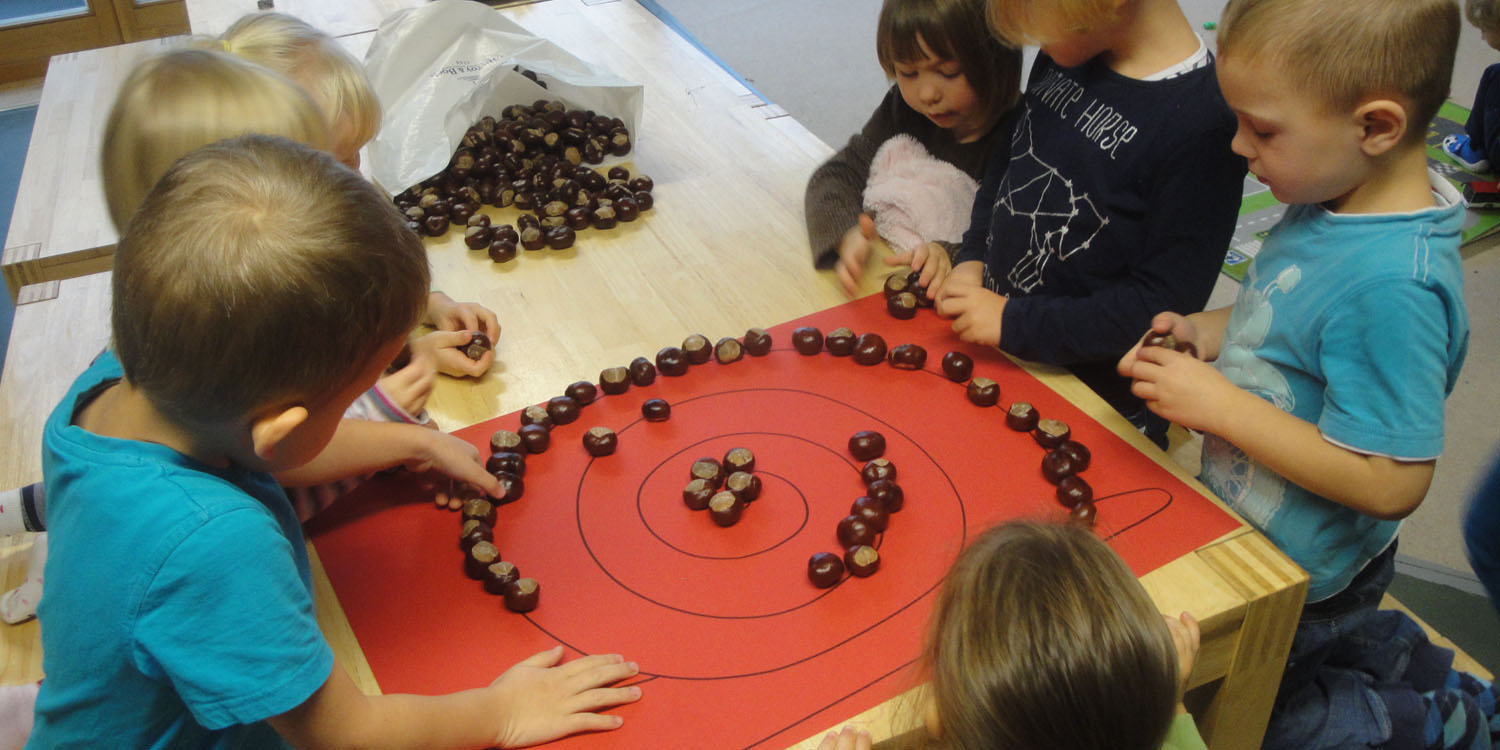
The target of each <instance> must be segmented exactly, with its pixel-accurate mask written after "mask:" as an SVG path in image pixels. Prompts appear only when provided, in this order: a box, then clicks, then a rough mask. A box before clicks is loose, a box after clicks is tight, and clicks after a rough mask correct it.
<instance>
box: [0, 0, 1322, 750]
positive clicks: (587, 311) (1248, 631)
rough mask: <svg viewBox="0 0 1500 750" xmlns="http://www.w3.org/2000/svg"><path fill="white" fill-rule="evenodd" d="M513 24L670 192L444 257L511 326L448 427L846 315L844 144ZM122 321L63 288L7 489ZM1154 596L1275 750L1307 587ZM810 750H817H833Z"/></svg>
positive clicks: (590, 14) (548, 28)
mask: <svg viewBox="0 0 1500 750" xmlns="http://www.w3.org/2000/svg"><path fill="white" fill-rule="evenodd" d="M499 12H502V13H504V14H506V15H507V16H509V17H511V18H512V19H513V20H515V21H517V22H518V23H520V24H521V25H523V26H525V27H527V28H528V29H530V30H532V31H533V32H534V33H536V34H538V35H540V36H543V37H547V38H549V39H552V40H553V41H556V42H558V43H559V44H561V45H563V46H564V47H566V48H568V49H570V50H573V51H574V52H575V53H576V54H579V55H580V56H582V57H584V58H586V59H588V60H590V61H591V62H594V63H597V64H599V65H601V66H603V67H605V68H607V69H609V70H611V71H613V72H614V73H616V74H617V75H619V76H621V77H623V78H626V79H629V80H634V81H638V82H640V83H643V84H644V85H645V87H646V92H647V93H646V106H645V115H644V118H643V122H642V125H641V131H640V133H639V134H638V139H637V146H636V151H635V152H634V153H633V154H632V159H633V164H632V167H633V168H634V169H637V170H638V171H641V172H644V173H646V174H649V175H651V176H652V177H653V178H654V180H655V182H656V191H655V192H656V204H657V208H656V209H655V211H653V212H651V213H650V214H648V215H647V216H646V218H644V219H642V220H640V221H637V222H635V223H633V224H628V225H622V226H621V228H620V229H617V230H615V231H613V232H610V233H608V234H607V235H601V234H599V233H596V232H589V233H585V234H584V236H583V237H582V238H581V239H580V241H579V244H578V245H577V247H576V249H575V250H572V251H566V252H550V251H549V252H541V253H525V254H523V255H522V257H521V258H519V259H518V260H517V261H513V262H511V263H509V264H505V265H493V264H490V263H488V262H487V261H480V260H477V259H476V258H477V256H478V254H477V253H472V252H470V251H468V250H467V249H466V248H464V246H463V244H462V240H461V239H460V237H459V235H458V234H457V233H450V234H449V235H448V236H447V237H446V238H444V239H442V240H429V248H430V258H431V261H432V266H433V270H434V277H435V279H437V283H438V284H439V285H440V287H441V288H443V289H444V290H445V291H447V292H448V293H450V294H451V295H452V296H453V297H455V298H456V299H467V300H474V301H479V302H482V303H483V304H485V305H487V306H489V307H490V308H492V309H494V310H496V311H497V312H498V313H499V315H500V318H501V322H502V324H503V326H504V333H503V335H502V336H501V338H500V340H499V342H498V344H497V362H498V363H499V364H497V365H496V366H495V367H494V368H493V369H492V371H491V372H490V373H489V374H488V375H487V376H485V377H484V378H483V379H481V380H478V381H459V380H451V379H444V380H442V382H440V383H439V385H438V387H437V389H436V391H435V393H434V394H433V396H432V398H431V400H430V402H429V409H430V411H432V412H433V414H434V416H435V418H436V419H437V421H438V422H439V424H440V425H441V426H443V427H444V428H446V429H453V428H457V427H460V426H463V425H467V424H472V423H475V422H478V421H481V420H484V419H487V418H490V417H493V416H496V415H499V414H502V413H505V412H509V411H512V410H515V409H517V408H520V407H521V406H523V405H526V404H529V403H534V402H538V401H542V400H544V399H545V398H546V397H548V396H551V395H554V394H555V393H557V392H560V389H561V387H562V386H563V385H565V384H566V383H568V382H571V381H574V380H579V379H593V378H594V377H596V376H597V373H598V372H599V371H600V370H601V369H602V368H604V367H605V366H609V365H616V364H619V363H622V362H626V361H628V360H629V359H630V358H632V357H634V356H636V355H639V354H643V353H648V352H653V351H655V350H656V349H658V348H660V347H661V346H664V345H667V344H673V343H676V342H679V341H681V340H682V338H683V337H684V336H685V335H687V334H688V333H693V332H697V333H703V334H705V335H707V336H708V337H709V338H710V339H711V340H713V339H717V338H718V337H720V336H728V335H738V334H741V333H743V332H744V331H745V330H746V329H747V328H749V327H751V326H757V325H759V326H769V325H772V324H775V323H779V322H781V321H784V320H789V319H792V318H796V317H800V316H802V315H805V314H808V313H811V312H814V311H816V310H820V309H824V308H827V307H829V306H831V305H835V304H838V303H841V302H843V301H844V299H845V298H844V296H843V294H842V292H841V291H840V290H839V288H838V286H837V283H836V282H835V280H834V279H833V277H832V275H831V274H828V273H822V274H818V273H813V272H812V271H811V262H810V253H809V251H808V249H807V246H806V240H805V230H804V227H803V222H802V194H803V188H804V185H805V182H806V179H807V176H808V174H809V173H810V172H811V171H812V169H813V168H814V167H815V166H816V165H817V164H818V163H820V162H821V161H822V160H823V159H825V158H827V156H828V155H829V154H830V153H831V151H830V149H829V148H828V146H826V145H825V144H823V143H822V142H821V141H819V140H818V139H817V138H816V137H814V136H813V135H811V134H810V133H809V132H808V131H807V130H806V129H804V128H803V127H802V126H801V125H799V124H798V123H797V122H796V121H794V120H793V119H792V118H790V117H786V116H781V115H780V113H779V111H778V110H777V109H776V108H775V107H770V106H766V104H765V103H764V102H762V101H761V100H759V99H758V98H757V97H756V96H755V95H754V94H752V93H751V92H749V91H748V90H746V89H745V88H744V87H743V86H741V85H740V84H738V83H737V82H736V81H735V80H734V79H733V78H732V77H731V76H729V75H728V74H727V73H725V72H724V71H723V70H721V69H720V68H718V67H717V66H716V65H714V64H713V63H712V62H711V61H709V60H708V59H707V58H705V57H704V56H703V55H702V54H701V53H699V52H698V51H697V50H696V49H695V48H693V47H692V46H691V45H690V44H688V43H687V42H686V41H685V40H683V39H682V38H681V37H680V36H678V35H677V34H675V33H674V32H672V31H671V30H670V29H668V28H667V27H665V26H664V25H662V24H661V23H660V22H659V21H658V20H657V19H656V18H654V17H653V16H651V15H650V14H649V13H648V12H646V11H645V10H643V9H642V7H641V6H640V5H638V4H637V3H634V2H629V1H628V0H618V1H615V2H603V3H599V2H594V1H592V0H548V2H543V3H537V4H532V5H524V6H519V7H514V8H510V9H506V10H502V11H499ZM96 70H97V69H96ZM49 83H50V78H49ZM73 85H75V86H78V87H79V89H80V90H79V91H78V92H76V93H75V96H77V97H86V96H87V95H89V94H90V93H91V92H93V88H92V87H94V86H97V85H98V77H97V74H96V78H95V79H94V80H92V81H91V80H89V79H87V78H80V79H79V80H77V81H76V82H75V83H74V84H73ZM93 93H97V92H93ZM99 116H100V117H102V113H101V114H100V115H99ZM99 210H100V212H101V213H102V211H103V207H102V203H101V204H100V206H99ZM507 215H508V214H507ZM882 275H883V274H882V269H881V268H878V267H872V269H871V270H870V272H869V273H868V274H867V275H866V278H865V279H864V286H863V288H864V289H865V290H866V291H873V290H874V289H876V288H878V284H879V279H880V277H881V276H882ZM107 308H108V274H99V275H93V276H85V277H82V278H75V279H69V280H65V281H61V282H59V283H58V284H57V296H56V298H54V299H49V300H46V301H40V302H34V303H31V304H27V305H22V306H21V307H20V308H18V310H17V313H16V324H15V328H14V332H13V334H12V337H11V344H10V354H9V357H8V360H7V363H6V369H5V373H4V376H3V378H0V424H4V425H5V426H6V428H7V429H6V431H5V435H4V438H3V440H4V441H5V449H4V450H0V483H4V485H5V486H16V485H19V484H22V483H26V482H31V481H36V480H38V479H40V477H41V470H40V451H39V443H40V435H41V428H42V421H43V420H44V419H45V417H46V414H47V413H48V412H49V411H50V409H51V408H52V406H53V405H55V404H56V403H57V401H58V399H59V398H60V397H61V395H62V394H63V393H64V392H65V390H66V388H67V386H68V384H69V382H70V381H71V380H72V378H73V377H74V376H75V375H76V374H77V373H78V372H80V371H81V370H82V369H83V368H84V366H85V365H86V364H87V362H88V361H89V360H90V359H91V358H92V357H93V356H94V355H95V354H96V353H97V352H98V351H99V349H100V348H101V347H102V346H103V345H104V343H105V341H106V339H107V320H108V309H107ZM1028 369H1030V370H1031V371H1032V372H1033V374H1035V375H1036V376H1037V377H1038V378H1040V379H1041V380H1043V382H1045V383H1047V384H1048V385H1049V386H1051V387H1053V388H1054V389H1056V390H1058V391H1059V392H1060V393H1062V394H1063V395H1064V396H1066V397H1067V398H1068V399H1070V400H1071V401H1073V402H1074V403H1075V404H1077V405H1078V406H1079V407H1080V408H1082V409H1084V410H1085V411H1088V412H1089V413H1091V414H1092V415H1094V416H1095V417H1096V418H1098V419H1100V421H1101V422H1103V423H1105V424H1106V425H1107V426H1109V427H1110V428H1111V429H1113V430H1114V431H1115V432H1117V433H1119V434H1120V435H1121V436H1122V437H1124V438H1125V439H1126V440H1128V441H1130V442H1131V443H1132V444H1133V445H1136V446H1138V447H1139V448H1140V449H1141V450H1142V451H1143V452H1145V453H1147V454H1148V455H1150V456H1152V457H1153V458H1155V459H1157V460H1158V461H1161V462H1162V463H1163V464H1164V465H1166V466H1167V467H1168V468H1169V469H1171V470H1172V471H1173V472H1174V473H1176V474H1178V475H1179V476H1182V477H1183V478H1185V479H1187V480H1188V481H1189V482H1192V481H1193V480H1191V478H1189V477H1186V476H1185V474H1184V473H1183V472H1182V470H1181V469H1180V468H1177V467H1176V466H1175V465H1173V464H1171V463H1170V462H1169V461H1167V459H1166V458H1165V456H1164V455H1163V454H1161V453H1160V452H1159V451H1158V450H1157V449H1156V448H1155V447H1154V446H1152V445H1151V444H1150V443H1149V442H1148V441H1146V440H1145V439H1144V438H1142V437H1141V436H1140V435H1139V434H1138V433H1136V432H1135V431H1134V430H1132V429H1131V428H1130V427H1129V425H1128V423H1126V422H1125V421H1124V420H1123V419H1121V418H1120V417H1119V416H1118V415H1116V414H1115V413H1114V412H1113V411H1112V410H1110V409H1109V408H1108V407H1107V406H1106V405H1105V404H1104V403H1103V402H1102V401H1101V400H1100V399H1099V398H1098V397H1097V396H1095V395H1094V394H1093V393H1092V392H1091V391H1089V390H1088V389H1087V388H1085V387H1084V386H1082V385H1081V384H1080V383H1079V382H1078V381H1077V380H1076V379H1074V378H1072V377H1071V376H1069V375H1067V374H1066V373H1065V372H1063V371H1061V370H1059V369H1056V368H1049V367H1042V366H1028ZM1194 486H1198V487H1201V485H1196V484H1194ZM24 544H25V543H24V542H23V543H21V544H18V545H14V546H13V547H11V548H10V550H9V552H8V553H7V551H6V550H5V548H3V547H0V584H3V585H6V586H13V585H16V584H18V583H19V581H20V576H21V575H22V572H21V567H22V564H23V563H24V559H25V555H24ZM319 571H320V572H321V568H319ZM1142 582H1143V583H1144V585H1145V586H1146V588H1147V590H1148V591H1149V592H1150V593H1151V595H1152V597H1153V598H1154V599H1155V600H1156V602H1157V604H1158V605H1159V606H1160V608H1161V609H1162V610H1163V611H1165V612H1172V613H1175V612H1178V611H1183V610H1187V611H1191V612H1193V613H1194V614H1195V615H1196V616H1197V617H1198V618H1199V620H1200V622H1201V623H1202V626H1203V650H1202V653H1201V654H1200V657H1199V659H1198V663H1197V668H1196V670H1195V674H1194V676H1193V684H1194V686H1195V687H1197V688H1198V689H1197V690H1196V691H1195V693H1194V694H1193V696H1192V698H1193V699H1194V700H1193V707H1194V708H1195V715H1196V717H1197V719H1198V721H1199V724H1200V726H1201V727H1202V729H1203V731H1204V734H1205V735H1206V736H1207V737H1209V738H1210V742H1211V743H1212V745H1213V746H1214V747H1215V748H1242V747H1243V748H1252V747H1257V746H1258V745H1259V740H1258V738H1259V736H1260V733H1261V732H1262V731H1263V729H1264V726H1265V722H1266V718H1267V716H1268V713H1269V710H1270V706H1271V701H1272V699H1273V697H1274V693H1275V685H1276V683H1277V681H1278V679H1279V676H1280V672H1281V667H1282V662H1283V660H1284V658H1285V654H1286V651H1287V649H1288V647H1289V645H1290V639H1291V633H1292V630H1293V626H1294V624H1295V622H1296V620H1297V616H1298V612H1299V610H1300V607H1301V603H1302V599H1303V596H1304V593H1305V589H1306V577H1305V575H1304V574H1303V573H1302V572H1301V571H1300V570H1299V569H1297V568H1296V567H1295V566H1294V565H1293V564H1292V563H1291V562H1290V561H1289V560H1287V558H1286V557H1284V556H1283V555H1281V554H1280V553H1279V552H1278V551H1277V550H1276V549H1275V548H1274V547H1273V546H1272V545H1271V544H1270V543H1269V542H1267V541H1266V540H1265V538H1264V537H1262V536H1261V535H1259V534H1257V533H1255V532H1253V531H1252V530H1251V529H1249V528H1248V527H1243V528H1241V529H1240V530H1239V531H1236V532H1233V533H1231V534H1229V535H1227V536H1226V537H1224V538H1222V539H1220V540H1218V541H1216V542H1214V543H1212V544H1209V545H1206V546H1205V547H1203V548H1201V549H1199V550H1197V551H1195V552H1194V553H1192V554H1189V555H1186V556H1184V557H1182V558H1180V559H1178V560H1176V561H1174V562H1172V563H1170V564H1168V565H1167V566H1165V567H1163V568H1161V569H1159V570H1157V571H1155V572H1153V573H1150V574H1148V575H1146V576H1144V577H1143V578H1142ZM319 584H320V591H319V594H320V595H319V607H320V614H321V619H322V622H323V624H324V627H325V632H326V633H327V634H328V637H329V640H330V641H331V642H332V643H333V644H334V646H335V649H336V650H337V651H338V652H339V653H340V655H341V657H342V658H343V660H344V662H345V663H346V664H348V665H349V666H350V668H351V669H352V670H353V671H354V673H355V677H356V679H357V680H358V681H360V682H361V684H362V685H363V686H364V687H365V688H366V689H368V690H371V691H374V690H378V686H377V685H376V683H375V680H374V679H373V677H372V676H371V675H370V673H369V670H368V666H367V665H366V663H365V661H364V658H363V655H362V654H361V653H360V652H359V648H358V644H357V643H355V641H354V638H353V637H352V633H351V632H350V630H349V628H348V624H347V622H346V621H345V619H344V618H343V615H342V612H341V611H340V610H339V609H338V605H337V601H336V599H335V597H334V596H333V595H332V592H331V590H330V589H328V587H327V584H326V578H324V577H323V576H321V574H320V575H319ZM37 636H38V630H37V626H36V624H35V623H32V624H28V625H23V626H19V627H6V628H0V682H3V683H15V682H21V681H25V680H34V679H37V678H38V677H40V655H39V648H38V646H37ZM856 720H858V721H862V722H867V723H869V724H870V726H871V728H872V731H874V732H875V733H876V735H877V736H888V735H889V734H890V733H891V732H892V731H894V728H893V727H892V726H891V725H890V715H889V712H888V710H887V709H885V708H884V707H877V708H876V709H873V710H872V711H870V712H868V714H866V715H862V716H860V717H856ZM804 744H805V746H807V747H813V746H815V745H816V738H811V739H810V740H809V741H808V743H804Z"/></svg>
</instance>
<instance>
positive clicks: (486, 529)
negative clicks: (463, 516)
mask: <svg viewBox="0 0 1500 750" xmlns="http://www.w3.org/2000/svg"><path fill="white" fill-rule="evenodd" d="M494 541H495V530H494V529H493V528H491V527H490V526H489V525H487V524H485V522H484V521H481V520H479V519H477V518H470V519H467V520H465V521H464V525H463V528H462V530H461V531H459V532H458V548H459V549H461V550H463V551H464V553H465V554H467V553H468V551H469V548H470V547H473V546H474V545H476V544H478V543H480V542H490V543H491V544H493V543H494Z"/></svg>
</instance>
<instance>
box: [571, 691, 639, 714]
mask: <svg viewBox="0 0 1500 750" xmlns="http://www.w3.org/2000/svg"><path fill="white" fill-rule="evenodd" d="M640 699H641V689H640V688H639V687H637V686H635V685H628V686H626V687H597V688H591V689H588V690H585V691H583V692H581V693H579V694H578V695H576V696H574V697H573V700H570V701H568V705H569V707H570V708H571V709H572V712H573V713H575V714H576V713H581V712H586V711H597V710H599V709H601V708H609V707H610V706H618V705H620V704H622V703H634V702H636V701H638V700H640Z"/></svg>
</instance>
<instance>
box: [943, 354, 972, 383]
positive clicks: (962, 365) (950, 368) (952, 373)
mask: <svg viewBox="0 0 1500 750" xmlns="http://www.w3.org/2000/svg"><path fill="white" fill-rule="evenodd" d="M973 374H974V359H973V358H972V357H970V356H969V355H967V354H964V353H963V352H948V353H947V354H944V355H943V375H945V376H947V378H948V379H949V380H951V381H953V382H955V383H962V382H964V381H965V380H968V379H969V376H970V375H973Z"/></svg>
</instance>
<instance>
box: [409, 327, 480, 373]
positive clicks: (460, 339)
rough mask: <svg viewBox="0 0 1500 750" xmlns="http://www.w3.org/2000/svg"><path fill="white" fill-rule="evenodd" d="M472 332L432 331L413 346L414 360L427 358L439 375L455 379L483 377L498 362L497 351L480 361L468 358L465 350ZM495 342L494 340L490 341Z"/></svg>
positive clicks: (412, 356)
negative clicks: (496, 359) (496, 358)
mask: <svg viewBox="0 0 1500 750" xmlns="http://www.w3.org/2000/svg"><path fill="white" fill-rule="evenodd" d="M472 335H473V334H472V333H471V331H470V330H461V331H433V332H431V333H427V334H423V335H422V336H421V337H420V338H418V339H417V340H416V341H413V342H412V343H411V358H412V361H414V362H415V361H416V360H417V358H419V357H422V356H426V357H427V358H428V361H430V362H432V363H433V366H434V367H435V368H436V369H437V371H438V372H441V373H443V374H444V375H452V376H454V377H465V376H468V377H475V378H477V377H480V376H482V375H484V373H485V371H486V370H488V369H490V365H491V364H492V363H493V362H494V361H495V350H494V349H491V350H489V351H487V352H485V353H484V356H481V357H480V358H479V359H469V355H467V354H464V350H463V348H464V347H465V346H468V345H469V337H470V336H472ZM490 340H491V341H494V339H490Z"/></svg>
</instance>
